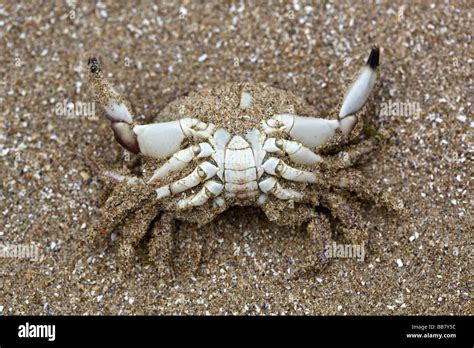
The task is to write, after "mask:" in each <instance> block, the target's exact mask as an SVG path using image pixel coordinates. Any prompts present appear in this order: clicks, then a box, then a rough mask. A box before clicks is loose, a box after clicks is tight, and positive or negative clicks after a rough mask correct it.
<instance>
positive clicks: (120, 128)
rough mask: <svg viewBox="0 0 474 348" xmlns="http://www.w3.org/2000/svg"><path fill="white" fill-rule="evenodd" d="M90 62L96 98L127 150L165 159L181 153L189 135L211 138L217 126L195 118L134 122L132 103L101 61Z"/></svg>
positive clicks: (90, 77) (196, 138)
mask: <svg viewBox="0 0 474 348" xmlns="http://www.w3.org/2000/svg"><path fill="white" fill-rule="evenodd" d="M88 65H89V83H90V85H91V86H92V89H93V92H94V96H95V99H96V100H97V102H98V103H99V104H100V105H101V106H102V107H103V108H104V110H105V113H106V116H107V119H108V120H109V121H110V122H111V126H112V130H113V131H114V135H115V139H116V140H117V141H118V143H119V144H120V145H122V146H123V147H124V148H125V149H127V150H129V151H131V152H133V153H142V154H144V155H147V156H150V157H154V158H164V157H169V156H171V155H172V154H174V153H175V152H177V151H178V150H179V149H180V147H181V144H182V142H183V140H184V139H185V138H193V139H194V140H208V139H209V138H211V136H212V134H213V132H214V125H213V124H206V123H204V122H201V121H199V120H198V119H195V118H183V119H180V120H176V121H171V122H164V123H152V124H147V125H134V124H133V118H134V117H133V113H132V108H131V105H130V103H129V102H128V101H127V100H125V99H124V98H123V97H122V96H121V95H120V94H118V93H117V91H116V90H115V89H114V88H113V87H112V86H111V85H110V84H109V82H108V81H107V80H106V79H105V78H104V74H103V72H102V69H101V66H100V62H99V60H98V59H97V58H96V57H91V58H89V61H88Z"/></svg>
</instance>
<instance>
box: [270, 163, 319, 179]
mask: <svg viewBox="0 0 474 348" xmlns="http://www.w3.org/2000/svg"><path fill="white" fill-rule="evenodd" d="M262 168H263V170H265V173H268V174H271V175H277V176H281V177H282V178H284V179H286V180H291V181H297V182H311V183H314V182H316V181H317V178H316V175H314V174H313V173H310V172H307V171H304V170H299V169H296V168H293V167H290V166H289V165H288V164H286V163H285V162H283V161H282V160H281V159H278V158H276V157H270V158H269V159H268V160H267V161H266V162H265V163H264V164H263V165H262Z"/></svg>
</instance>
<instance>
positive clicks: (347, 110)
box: [339, 46, 380, 135]
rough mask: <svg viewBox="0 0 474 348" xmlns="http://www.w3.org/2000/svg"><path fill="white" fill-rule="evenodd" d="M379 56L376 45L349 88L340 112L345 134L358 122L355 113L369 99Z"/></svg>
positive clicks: (341, 126)
mask: <svg viewBox="0 0 474 348" xmlns="http://www.w3.org/2000/svg"><path fill="white" fill-rule="evenodd" d="M379 58H380V51H379V48H378V47H376V46H375V47H373V48H372V51H371V52H370V56H369V59H368V60H367V64H366V65H365V66H364V67H363V68H362V70H361V71H360V73H359V75H358V77H357V79H356V80H355V81H354V83H353V84H352V85H351V86H350V87H349V89H348V90H347V93H346V95H345V97H344V101H343V102H342V106H341V110H340V112H339V120H340V123H341V125H340V129H341V131H342V133H343V134H345V135H348V134H349V133H350V131H351V130H352V129H353V128H354V126H355V124H356V122H357V118H356V117H355V116H353V114H355V113H356V112H357V111H359V110H360V109H362V107H363V106H364V105H365V103H366V102H367V100H368V99H369V96H370V93H371V92H372V89H373V87H374V84H375V78H376V76H377V73H376V69H377V67H378V65H379Z"/></svg>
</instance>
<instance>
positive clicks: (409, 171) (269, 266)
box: [0, 1, 474, 315]
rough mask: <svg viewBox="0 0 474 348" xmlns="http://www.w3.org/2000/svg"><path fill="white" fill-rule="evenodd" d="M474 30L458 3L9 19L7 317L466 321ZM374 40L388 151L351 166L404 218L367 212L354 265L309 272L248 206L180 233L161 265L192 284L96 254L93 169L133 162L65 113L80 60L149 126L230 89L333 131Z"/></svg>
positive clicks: (169, 9)
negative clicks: (252, 89)
mask: <svg viewBox="0 0 474 348" xmlns="http://www.w3.org/2000/svg"><path fill="white" fill-rule="evenodd" d="M472 27H473V21H472V4H470V2H468V1H456V2H454V3H452V4H443V3H441V2H440V3H436V4H433V5H430V4H425V3H423V4H416V5H415V4H411V3H406V4H403V3H399V4H392V3H389V2H386V3H385V2H384V3H382V4H377V5H376V4H372V5H367V4H362V3H360V4H359V3H357V4H349V2H348V3H334V4H331V3H328V4H311V3H304V2H301V1H294V2H291V3H290V2H288V3H284V4H274V5H272V6H271V7H268V6H264V5H262V4H260V3H246V4H245V5H242V4H241V3H240V2H238V3H232V2H231V3H230V4H229V5H224V4H220V3H219V2H210V3H208V4H206V5H199V4H197V3H194V2H184V3H183V4H182V5H181V6H177V5H174V4H173V3H169V4H159V5H147V4H141V5H135V4H133V5H132V4H128V5H125V4H118V3H117V2H101V3H99V4H97V6H96V7H95V6H94V5H92V4H88V3H76V4H75V5H71V6H68V5H66V4H64V5H62V6H53V5H43V6H35V5H34V4H29V5H26V4H25V5H20V4H14V3H13V2H9V3H8V4H6V5H3V7H0V47H1V51H0V52H1V53H0V57H1V60H2V64H1V65H0V72H1V76H2V82H3V84H2V85H0V87H1V88H0V92H1V93H0V103H1V104H0V105H1V106H2V107H1V110H0V121H1V122H0V124H1V128H0V154H1V157H2V161H1V163H0V168H1V183H2V190H1V193H0V195H1V196H0V197H1V200H0V212H1V214H0V228H1V229H0V243H1V244H3V245H10V246H15V245H17V246H18V245H26V246H32V245H33V246H36V247H37V248H38V249H37V250H39V259H38V260H30V259H28V258H18V257H0V275H1V276H0V314H3V315H13V314H42V315H47V314H53V315H60V314H312V315H319V314H322V315H328V314H336V315H345V314H348V315H350V314H389V315H391V314H428V315H434V314H471V315H472V314H473V313H472V307H471V306H470V304H471V302H470V291H471V289H472V273H470V272H471V271H469V270H470V269H471V268H472V258H470V253H471V248H472V246H471V245H472V205H473V202H472V197H471V196H470V192H469V185H468V183H469V176H470V173H472V170H471V167H472V163H471V161H472V158H471V157H472V155H471V154H470V152H469V149H470V148H472V140H473V139H472V129H473V126H474V124H473V120H472V98H470V97H469V95H471V94H472V93H471V94H470V93H469V91H470V90H472V73H471V71H472V57H473V50H472V42H471V41H472V34H471V33H470V32H469V28H472ZM375 43H376V44H378V45H379V46H380V47H381V66H380V68H379V76H378V80H379V82H378V88H377V89H376V90H375V91H374V100H375V104H376V109H377V113H376V115H375V116H376V117H377V120H378V122H379V123H380V126H381V132H382V133H383V134H384V135H385V136H386V138H387V139H386V141H385V142H384V143H383V145H382V146H381V147H380V149H379V150H378V151H377V152H376V154H375V155H374V156H372V157H371V158H370V159H369V161H367V162H366V163H364V164H362V165H360V166H358V169H359V170H360V171H361V172H362V173H363V174H364V176H365V177H367V178H370V180H371V181H372V182H373V183H374V184H377V185H378V186H380V187H382V188H383V189H385V190H387V191H388V192H391V193H393V194H395V195H397V196H399V197H400V198H402V199H403V201H404V205H405V207H406V217H404V218H402V219H399V220H398V221H392V219H389V218H387V216H386V214H384V212H383V210H382V211H381V210H380V209H376V208H375V207H371V206H370V205H367V206H366V207H365V208H366V209H365V210H364V213H363V215H364V216H363V219H364V220H365V221H367V222H366V226H365V227H366V229H367V231H368V238H369V247H368V250H367V252H366V255H365V256H366V257H365V260H364V261H358V260H357V259H354V258H352V259H331V260H330V262H327V263H324V264H323V265H320V266H319V267H313V268H311V267H312V266H313V265H314V257H315V256H314V254H312V252H311V250H312V249H311V245H310V241H309V239H308V236H307V234H306V231H305V230H304V228H291V227H278V226H276V225H274V224H272V223H270V222H269V221H268V220H267V219H266V218H265V216H264V215H263V214H262V212H261V211H259V210H258V209H256V208H235V209H231V210H229V211H227V212H225V213H223V214H221V216H219V217H218V218H217V219H216V220H214V221H213V222H212V223H210V224H208V225H206V226H205V227H204V228H202V229H196V228H195V227H193V226H191V225H188V224H182V225H181V226H180V228H179V229H178V230H177V231H176V234H177V235H176V241H175V250H174V252H173V254H174V257H175V259H176V263H177V264H178V265H179V267H180V268H181V269H185V270H187V271H186V272H182V273H181V274H180V276H179V277H178V279H176V280H175V281H173V282H170V281H168V280H167V278H165V277H163V276H162V274H161V273H160V272H157V270H156V268H155V267H154V266H153V265H152V264H149V263H147V262H143V261H141V260H140V258H139V257H138V258H137V260H136V262H132V263H131V265H130V264H125V263H124V262H123V260H122V259H121V258H120V257H118V255H117V252H116V250H115V249H114V248H113V247H108V248H105V249H104V248H100V247H98V246H96V245H95V244H91V243H90V242H89V238H88V235H87V230H88V229H89V228H90V226H92V225H93V224H94V222H95V221H96V220H97V219H98V218H100V216H101V215H100V208H101V207H102V206H103V203H104V201H105V199H106V197H107V195H108V194H109V193H110V187H108V186H107V185H106V184H105V183H104V182H102V181H101V180H100V178H99V176H98V175H97V168H96V167H94V163H96V162H101V163H105V164H107V165H108V166H110V167H111V168H115V169H117V168H122V167H123V166H124V165H126V164H127V159H128V158H127V157H126V154H125V153H124V151H123V150H122V149H121V148H120V146H119V145H118V144H116V143H115V141H114V139H113V135H112V132H111V131H110V128H109V124H108V122H107V121H105V120H104V119H103V118H101V116H102V115H101V114H100V113H99V110H95V111H96V114H97V115H98V117H90V116H88V115H85V113H84V112H81V110H76V112H75V113H72V114H71V115H70V116H68V115H67V114H64V113H65V112H62V111H64V110H63V107H62V106H61V105H67V104H68V103H75V105H79V104H80V103H89V102H91V101H92V97H91V93H90V91H89V90H88V89H87V87H86V80H87V79H86V77H87V59H88V57H89V56H90V55H92V54H94V55H98V56H100V57H101V59H102V60H103V61H104V65H105V66H106V70H107V73H108V75H109V76H108V77H109V78H110V80H112V82H113V83H114V84H115V86H116V87H117V89H118V90H119V91H120V92H122V93H123V94H124V95H125V96H126V97H127V98H128V99H129V100H130V101H131V102H132V104H133V106H134V109H135V111H136V115H137V118H138V119H137V121H138V122H140V123H147V122H150V121H151V120H152V119H153V118H154V117H155V116H156V115H157V114H158V113H159V112H160V111H161V110H163V109H164V107H165V106H166V105H167V104H168V103H170V102H172V101H173V100H176V99H177V98H179V97H181V96H185V95H188V94H189V93H190V92H192V91H195V90H200V89H203V88H207V87H213V86H218V85H222V84H223V83H226V82H265V83H268V84H269V85H270V86H273V87H277V88H280V89H284V90H288V91H290V92H292V93H293V94H295V95H296V96H298V97H301V98H304V99H305V101H306V102H307V103H309V105H310V107H312V109H313V110H314V114H315V115H327V113H328V112H329V111H330V110H332V109H333V108H334V107H335V106H336V105H337V104H338V103H339V102H340V98H341V97H342V96H343V94H344V92H345V90H346V88H347V84H348V83H349V81H350V80H351V78H352V77H353V76H354V74H355V73H356V72H357V71H358V69H359V68H360V66H361V64H363V62H364V60H365V59H366V56H367V54H368V52H369V50H370V47H371V46H372V45H373V44H375ZM58 103H59V105H58ZM385 111H387V112H385ZM113 243H114V242H113V241H112V240H111V244H113ZM138 254H139V251H138ZM4 256H5V255H4ZM302 269H304V270H305V272H301V270H302ZM308 269H309V270H308Z"/></svg>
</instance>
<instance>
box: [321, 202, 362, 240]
mask: <svg viewBox="0 0 474 348" xmlns="http://www.w3.org/2000/svg"><path fill="white" fill-rule="evenodd" d="M321 202H322V203H323V205H325V206H326V207H327V208H329V210H330V211H331V213H332V215H333V216H334V217H335V218H337V220H338V221H339V223H340V228H341V229H342V238H343V240H344V241H345V242H346V243H350V244H366V243H367V241H368V236H369V235H368V232H367V231H366V229H365V228H364V226H363V221H362V219H361V212H362V210H361V209H360V206H359V204H357V203H356V202H348V201H347V199H346V198H345V197H344V196H343V195H342V194H341V193H327V194H326V195H324V196H323V197H322V200H321Z"/></svg>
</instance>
